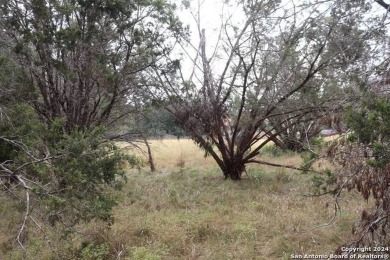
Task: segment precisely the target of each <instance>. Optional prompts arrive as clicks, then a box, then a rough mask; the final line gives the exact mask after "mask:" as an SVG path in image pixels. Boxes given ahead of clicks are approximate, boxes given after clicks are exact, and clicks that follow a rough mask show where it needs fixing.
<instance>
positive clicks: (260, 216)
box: [0, 140, 366, 260]
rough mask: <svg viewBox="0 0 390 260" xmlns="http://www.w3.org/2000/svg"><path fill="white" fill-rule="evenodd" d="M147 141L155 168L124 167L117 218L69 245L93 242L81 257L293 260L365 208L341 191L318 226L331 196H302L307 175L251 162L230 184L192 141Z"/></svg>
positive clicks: (335, 242)
mask: <svg viewBox="0 0 390 260" xmlns="http://www.w3.org/2000/svg"><path fill="white" fill-rule="evenodd" d="M151 145H152V148H153V149H154V157H155V160H156V165H157V172H156V173H151V172H150V171H149V170H148V168H147V167H145V168H143V169H142V170H129V172H128V176H127V177H128V182H127V184H126V186H125V187H124V189H123V190H122V191H121V192H119V193H118V195H119V196H120V197H121V201H120V203H119V205H118V207H117V208H116V209H115V224H114V225H112V226H110V227H107V226H106V225H104V224H102V223H90V224H89V225H86V226H83V227H81V229H80V231H81V233H82V234H83V235H80V236H78V237H75V239H74V240H72V242H71V245H70V247H72V248H73V250H74V251H77V250H78V252H80V250H81V249H80V248H81V245H82V244H84V245H86V244H88V243H89V245H93V246H92V247H91V248H90V251H85V250H84V253H83V254H80V253H79V254H78V256H79V257H80V256H81V257H82V258H83V259H117V257H118V255H120V256H121V259H149V260H151V259H290V255H291V254H293V253H295V254H305V253H312V254H329V253H331V252H333V251H334V249H335V248H336V247H337V246H339V245H340V244H341V243H343V241H346V240H348V239H349V238H350V234H351V231H350V230H351V228H352V225H353V223H354V221H355V220H356V219H357V216H358V215H359V212H360V211H361V209H362V208H363V207H365V206H366V205H365V204H364V203H362V202H361V200H360V199H359V197H357V196H356V194H352V193H350V194H345V196H344V197H343V199H342V200H341V202H340V203H341V206H342V209H343V211H342V212H341V214H340V215H339V216H338V217H337V218H336V220H335V221H334V222H333V223H332V224H330V225H326V226H323V227H320V226H321V225H323V224H325V223H327V222H328V221H329V220H330V219H331V218H332V216H333V214H334V211H333V201H332V198H330V197H310V196H304V195H305V194H307V193H308V192H310V182H311V176H310V175H305V174H301V173H300V172H298V171H291V170H286V169H282V168H272V167H265V166H264V167H263V166H258V165H252V166H250V167H248V169H247V175H245V176H244V179H243V180H242V181H240V182H233V181H229V180H224V179H223V176H222V173H221V172H220V170H219V169H218V168H217V167H216V164H215V163H214V162H213V161H212V159H211V158H206V159H205V158H204V157H203V153H202V152H201V151H200V150H199V149H198V148H197V147H196V146H195V145H194V144H193V143H192V142H191V141H190V140H179V141H178V140H163V141H152V142H151ZM122 147H123V144H122ZM263 156H264V157H263V158H262V159H264V160H271V161H275V162H279V163H283V164H294V165H297V166H299V164H300V163H301V159H300V157H299V155H297V154H294V153H289V154H287V155H281V156H278V157H273V156H271V155H269V154H264V155H263ZM44 250H46V253H47V252H48V250H47V249H44V248H43V249H42V251H44ZM0 253H1V251H0ZM42 255H43V254H42ZM99 257H100V258H99ZM43 258H44V257H43V256H41V257H38V258H36V259H43ZM0 259H2V258H1V257H0ZM47 259H49V258H47Z"/></svg>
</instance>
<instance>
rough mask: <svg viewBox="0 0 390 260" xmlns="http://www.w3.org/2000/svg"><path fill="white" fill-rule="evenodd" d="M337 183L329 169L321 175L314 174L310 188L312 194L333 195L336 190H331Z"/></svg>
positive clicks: (334, 175)
mask: <svg viewBox="0 0 390 260" xmlns="http://www.w3.org/2000/svg"><path fill="white" fill-rule="evenodd" d="M336 181H337V176H336V174H335V173H334V172H332V171H331V170H330V169H325V171H324V172H323V174H321V175H320V174H316V175H314V176H313V177H312V187H313V188H314V194H317V195H320V194H325V193H331V194H335V192H336V191H337V190H336V189H334V188H332V185H334V184H335V183H336Z"/></svg>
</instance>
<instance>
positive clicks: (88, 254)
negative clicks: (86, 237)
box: [81, 244, 109, 260]
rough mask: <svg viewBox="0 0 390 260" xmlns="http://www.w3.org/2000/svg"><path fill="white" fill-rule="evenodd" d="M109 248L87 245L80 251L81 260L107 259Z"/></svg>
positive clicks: (102, 245)
mask: <svg viewBox="0 0 390 260" xmlns="http://www.w3.org/2000/svg"><path fill="white" fill-rule="evenodd" d="M108 253H109V248H108V246H107V245H105V244H101V245H93V244H89V245H87V246H86V247H84V248H83V250H82V251H81V256H82V259H91V260H92V259H93V260H104V259H107V255H108Z"/></svg>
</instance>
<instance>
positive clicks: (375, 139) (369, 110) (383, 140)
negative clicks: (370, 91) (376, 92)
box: [346, 96, 390, 167]
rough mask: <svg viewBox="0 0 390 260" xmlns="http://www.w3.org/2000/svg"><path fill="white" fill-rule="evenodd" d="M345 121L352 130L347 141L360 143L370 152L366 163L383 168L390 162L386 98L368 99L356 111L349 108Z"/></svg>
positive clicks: (389, 133)
mask: <svg viewBox="0 0 390 260" xmlns="http://www.w3.org/2000/svg"><path fill="white" fill-rule="evenodd" d="M346 120H347V123H348V126H349V127H350V128H351V129H352V130H353V134H352V135H351V136H350V137H349V141H352V142H355V141H358V142H361V143H362V144H364V145H367V146H368V147H369V148H370V149H371V150H372V157H371V158H369V160H368V163H369V165H371V166H373V167H383V166H384V165H386V164H387V163H389V162H390V156H389V154H390V153H389V152H390V103H389V100H388V99H386V98H379V97H375V96H374V97H370V98H367V99H365V100H364V101H363V106H362V107H361V108H360V109H358V110H356V109H352V108H350V109H349V110H348V112H347V116H346Z"/></svg>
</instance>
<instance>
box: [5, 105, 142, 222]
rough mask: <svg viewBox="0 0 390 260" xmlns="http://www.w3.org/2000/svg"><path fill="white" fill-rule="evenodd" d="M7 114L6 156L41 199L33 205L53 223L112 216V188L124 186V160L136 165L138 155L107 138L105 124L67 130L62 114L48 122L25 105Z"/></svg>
mask: <svg viewBox="0 0 390 260" xmlns="http://www.w3.org/2000/svg"><path fill="white" fill-rule="evenodd" d="M8 118H9V120H3V121H2V124H1V125H0V136H2V139H0V146H4V147H6V151H4V150H2V151H1V152H0V155H1V158H2V160H4V159H7V160H9V162H8V165H9V168H10V169H11V170H12V171H14V173H15V174H17V175H20V176H22V177H23V178H25V180H26V181H27V185H28V186H29V187H30V189H31V191H32V192H33V193H34V194H35V195H36V198H37V199H36V200H34V207H35V208H36V210H37V211H39V212H41V214H44V215H45V216H47V220H48V221H49V223H50V224H52V225H54V224H56V223H63V224H65V226H68V227H72V226H73V225H75V224H77V223H79V222H80V221H89V220H91V219H94V218H99V219H102V220H105V221H112V212H111V210H112V208H113V207H114V206H115V205H116V200H117V198H116V197H115V196H114V195H113V194H112V192H111V191H110V190H111V188H116V189H118V188H121V186H122V184H123V181H124V180H125V178H124V173H125V172H124V169H123V167H122V165H123V162H124V161H128V162H129V165H130V166H136V165H138V164H139V160H138V159H137V158H136V157H134V156H131V155H125V154H123V153H121V152H120V150H119V149H118V148H117V147H116V146H115V144H114V143H112V142H108V141H106V140H105V138H104V129H103V128H99V127H98V128H95V129H93V130H91V131H73V132H71V133H70V134H68V133H65V132H64V130H63V127H62V120H61V119H58V120H56V121H55V122H53V123H52V124H51V127H45V125H44V124H43V123H41V122H40V121H39V120H38V119H37V117H36V116H35V113H34V111H33V110H32V109H31V108H30V107H28V106H26V105H16V106H15V108H14V109H12V110H10V111H9V113H8ZM21 210H24V208H23V209H21Z"/></svg>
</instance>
